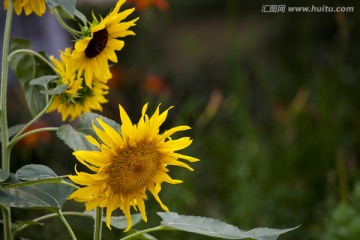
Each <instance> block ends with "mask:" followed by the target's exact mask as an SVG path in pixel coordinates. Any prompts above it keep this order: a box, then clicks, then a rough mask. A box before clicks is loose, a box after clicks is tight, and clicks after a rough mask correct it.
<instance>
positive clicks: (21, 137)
mask: <svg viewBox="0 0 360 240" xmlns="http://www.w3.org/2000/svg"><path fill="white" fill-rule="evenodd" d="M58 129H59V128H58V127H46V128H38V129H34V130H31V131H28V132H26V133H24V134H21V135H20V136H17V137H16V138H12V139H11V141H10V142H9V145H8V146H9V147H12V146H13V145H15V144H16V143H17V142H19V141H20V140H21V139H23V138H25V137H27V136H29V135H31V134H34V133H39V132H46V131H57V130H58Z"/></svg>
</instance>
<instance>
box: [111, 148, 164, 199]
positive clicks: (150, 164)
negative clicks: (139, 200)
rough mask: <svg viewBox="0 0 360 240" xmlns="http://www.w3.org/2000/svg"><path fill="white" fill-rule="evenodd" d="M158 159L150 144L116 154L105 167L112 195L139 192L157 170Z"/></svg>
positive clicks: (154, 149) (124, 149)
mask: <svg viewBox="0 0 360 240" xmlns="http://www.w3.org/2000/svg"><path fill="white" fill-rule="evenodd" d="M159 164H160V157H159V153H158V152H157V151H156V148H155V146H154V145H153V144H152V143H146V142H140V143H139V144H137V146H134V147H125V148H123V149H121V150H119V151H118V152H117V156H116V157H114V159H113V162H112V164H111V165H110V166H108V167H107V169H106V172H107V174H108V175H109V178H108V182H107V183H108V185H109V186H110V187H111V190H112V191H113V192H114V193H134V192H137V191H141V190H142V189H143V188H144V187H146V185H147V184H148V183H149V182H150V181H151V179H152V178H153V177H154V175H155V173H156V171H157V170H158V169H159Z"/></svg>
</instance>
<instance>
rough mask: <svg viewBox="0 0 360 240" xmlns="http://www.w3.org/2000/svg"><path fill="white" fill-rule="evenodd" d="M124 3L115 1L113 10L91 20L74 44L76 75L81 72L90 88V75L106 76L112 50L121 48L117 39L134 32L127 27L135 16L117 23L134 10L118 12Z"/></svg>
mask: <svg viewBox="0 0 360 240" xmlns="http://www.w3.org/2000/svg"><path fill="white" fill-rule="evenodd" d="M124 2H125V0H120V1H118V2H117V4H116V6H115V8H114V10H113V11H112V12H111V13H110V14H109V15H108V16H106V17H105V18H104V19H101V20H100V22H99V21H98V20H97V19H94V21H93V23H91V24H90V28H89V29H88V31H87V32H88V34H87V35H86V36H85V37H83V38H81V39H79V40H78V41H76V43H75V50H74V52H73V54H72V59H73V60H74V64H73V67H74V68H77V69H78V71H79V74H80V75H81V74H82V73H83V72H84V78H85V82H86V85H87V86H88V87H90V88H91V84H92V80H93V77H94V76H95V77H97V78H98V79H100V80H102V81H104V82H106V81H107V79H109V78H110V77H109V76H110V75H111V73H110V70H109V65H108V60H111V61H112V62H117V61H118V59H117V56H116V53H115V51H119V50H121V49H122V48H123V47H124V41H122V40H119V39H118V38H121V37H126V36H128V35H135V33H134V32H133V31H130V30H128V29H129V28H130V27H132V26H135V22H136V21H137V20H138V18H136V19H134V20H131V21H128V22H121V21H122V20H124V19H125V18H126V17H127V16H129V15H130V14H131V13H132V12H133V11H134V8H132V9H128V10H125V11H123V12H119V10H120V7H121V5H122V4H123V3H124Z"/></svg>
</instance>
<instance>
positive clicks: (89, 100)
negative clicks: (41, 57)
mask: <svg viewBox="0 0 360 240" xmlns="http://www.w3.org/2000/svg"><path fill="white" fill-rule="evenodd" d="M51 60H52V62H53V63H54V66H55V71H56V72H57V74H58V75H59V76H60V83H61V84H68V88H67V89H66V90H65V91H64V92H63V93H61V94H59V95H56V96H54V99H53V102H52V103H51V105H50V106H49V108H48V109H47V111H46V112H52V111H54V110H57V111H58V112H59V113H60V114H61V116H62V121H66V119H67V118H69V117H70V120H71V121H72V120H74V119H75V118H77V117H80V116H81V114H82V113H84V112H91V111H92V110H99V111H101V110H102V106H101V104H103V103H106V102H107V100H106V98H105V95H106V94H107V93H108V89H109V87H108V86H107V85H106V84H105V83H103V82H102V81H99V80H98V79H97V78H94V81H93V82H92V88H89V87H88V86H86V85H85V84H84V81H83V79H82V78H80V77H79V76H80V75H79V74H77V73H76V71H74V70H72V68H70V66H69V64H70V61H71V49H70V48H67V49H66V50H65V51H64V52H61V54H60V61H59V60H57V59H55V58H54V57H51Z"/></svg>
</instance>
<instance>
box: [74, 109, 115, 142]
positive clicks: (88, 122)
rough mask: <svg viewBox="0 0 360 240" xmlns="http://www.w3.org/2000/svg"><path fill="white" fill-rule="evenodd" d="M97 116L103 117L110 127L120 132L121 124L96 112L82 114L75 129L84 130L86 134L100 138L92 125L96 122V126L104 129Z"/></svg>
mask: <svg viewBox="0 0 360 240" xmlns="http://www.w3.org/2000/svg"><path fill="white" fill-rule="evenodd" d="M97 118H101V120H103V121H104V122H105V123H107V124H108V125H109V126H110V127H112V128H114V129H115V130H116V131H118V132H120V130H119V129H120V126H119V124H118V123H117V122H115V121H113V120H111V119H109V118H106V117H104V116H102V115H100V114H96V113H84V114H83V115H82V116H81V118H80V120H79V122H78V124H77V125H76V127H75V129H76V130H77V131H79V132H82V133H84V134H86V135H91V136H93V137H94V138H96V139H98V137H97V135H96V133H95V131H94V129H93V126H92V124H93V123H94V124H95V126H97V127H99V128H100V129H102V128H101V126H100V124H99V123H98V122H97V120H96V119H97Z"/></svg>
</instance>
